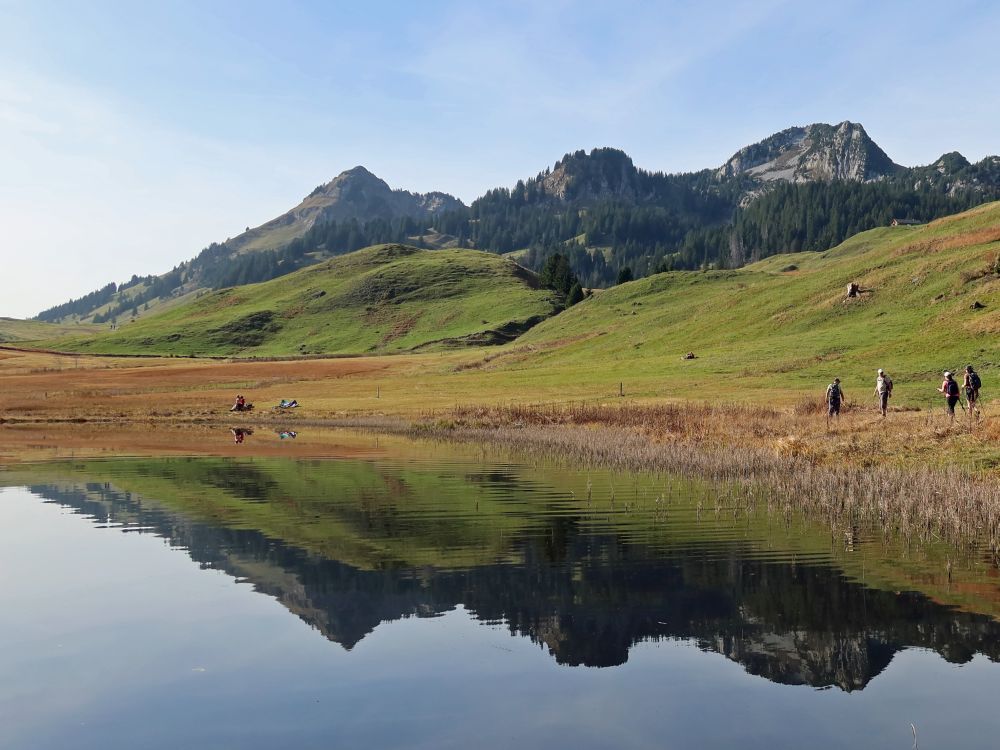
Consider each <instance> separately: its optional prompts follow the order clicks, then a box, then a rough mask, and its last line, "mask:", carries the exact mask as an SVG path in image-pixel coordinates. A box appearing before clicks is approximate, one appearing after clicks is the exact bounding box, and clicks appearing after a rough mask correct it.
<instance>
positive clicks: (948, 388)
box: [938, 370, 958, 421]
mask: <svg viewBox="0 0 1000 750" xmlns="http://www.w3.org/2000/svg"><path fill="white" fill-rule="evenodd" d="M938 393H941V394H943V395H944V397H945V403H947V404H948V413H949V414H950V415H951V419H952V421H954V420H955V404H957V403H958V383H957V382H956V380H955V378H953V377H952V375H951V372H949V371H948V370H945V371H944V382H943V383H941V387H940V388H938Z"/></svg>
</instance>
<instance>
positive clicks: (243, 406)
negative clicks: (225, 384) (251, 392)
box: [229, 394, 247, 411]
mask: <svg viewBox="0 0 1000 750" xmlns="http://www.w3.org/2000/svg"><path fill="white" fill-rule="evenodd" d="M246 410H247V400H246V399H245V398H243V396H241V395H239V394H237V396H236V403H235V404H233V407H232V408H231V409H230V410H229V411H246Z"/></svg>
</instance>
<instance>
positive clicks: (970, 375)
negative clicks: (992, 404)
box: [962, 365, 983, 415]
mask: <svg viewBox="0 0 1000 750" xmlns="http://www.w3.org/2000/svg"><path fill="white" fill-rule="evenodd" d="M962 386H963V387H964V388H965V401H966V403H968V405H969V414H970V415H971V414H972V412H973V410H975V412H976V414H978V413H979V407H978V406H976V404H977V403H978V402H979V389H980V388H982V387H983V381H982V380H980V379H979V373H978V372H976V371H975V370H973V369H972V365H966V366H965V378H964V379H963V381H962Z"/></svg>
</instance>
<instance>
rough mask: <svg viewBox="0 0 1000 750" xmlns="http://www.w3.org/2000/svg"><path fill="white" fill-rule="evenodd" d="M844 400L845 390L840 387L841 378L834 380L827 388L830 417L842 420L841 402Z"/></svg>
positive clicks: (827, 404)
mask: <svg viewBox="0 0 1000 750" xmlns="http://www.w3.org/2000/svg"><path fill="white" fill-rule="evenodd" d="M843 400H844V389H843V388H841V387H840V378H834V379H833V382H832V383H830V385H828V386H827V387H826V406H827V412H826V415H827V416H828V417H836V418H837V419H838V420H839V419H840V402H841V401H843Z"/></svg>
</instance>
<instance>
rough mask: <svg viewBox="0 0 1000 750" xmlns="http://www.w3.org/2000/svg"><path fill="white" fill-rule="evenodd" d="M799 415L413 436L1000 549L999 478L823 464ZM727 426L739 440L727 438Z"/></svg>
mask: <svg viewBox="0 0 1000 750" xmlns="http://www.w3.org/2000/svg"><path fill="white" fill-rule="evenodd" d="M789 419H793V420H794V417H793V416H791V415H789V414H788V413H787V412H779V411H775V410H772V409H769V408H767V407H758V406H741V405H736V406H734V405H723V406H711V405H705V406H698V405H683V404H682V405H669V404H667V405H653V406H631V407H629V406H623V407H621V406H599V405H595V406H574V407H568V408H558V407H552V408H547V407H542V408H533V407H521V406H511V407H483V408H474V409H471V408H470V409H459V410H457V411H455V412H453V413H452V415H451V418H449V419H430V420H426V421H423V422H421V423H419V424H417V425H415V426H413V427H411V428H410V429H409V430H405V431H412V432H417V433H420V434H430V435H441V436H446V437H448V438H450V439H458V440H468V441H481V442H485V443H491V444H494V445H497V446H500V447H503V448H509V449H513V450H523V449H527V450H529V451H532V452H544V453H546V454H548V455H551V456H558V457H560V458H563V459H566V460H569V461H571V462H574V463H577V464H581V465H585V466H601V467H605V468H611V469H615V470H621V471H643V472H666V473H671V474H680V475H684V476H696V477H701V478H704V479H707V480H710V481H711V482H713V483H715V484H716V486H718V487H719V496H718V497H717V499H716V513H718V511H719V508H720V505H721V506H725V508H726V509H727V510H729V509H732V510H733V511H734V512H737V513H738V512H744V513H752V512H753V511H754V510H755V509H757V508H761V507H763V508H765V509H767V510H769V511H772V512H778V513H782V514H786V515H790V514H791V513H793V512H795V511H798V510H804V511H807V512H809V513H810V514H811V515H813V516H814V517H818V518H822V519H825V520H826V521H827V522H828V523H829V525H830V527H831V531H835V532H837V533H838V535H842V534H843V533H845V532H846V531H848V530H851V529H853V528H854V527H864V528H870V529H879V530H881V531H882V532H883V533H885V534H886V535H887V536H888V535H896V534H899V535H901V536H902V537H903V538H904V539H905V540H907V541H909V540H914V541H931V540H935V539H943V540H947V541H950V542H952V543H955V544H980V543H982V544H987V545H988V546H989V549H990V550H991V551H992V552H993V554H994V555H995V556H996V555H1000V485H998V484H997V483H996V482H991V481H987V480H984V479H980V478H977V477H975V476H972V475H971V474H970V473H968V472H967V471H964V470H961V469H958V468H954V467H951V468H949V467H942V468H932V467H928V466H926V465H919V466H912V467H910V468H902V467H898V466H890V465H886V464H885V463H882V464H874V465H872V462H866V461H863V460H860V461H854V462H836V463H834V462H830V461H819V460H817V457H816V455H814V452H813V450H812V449H810V448H809V446H808V445H807V444H806V443H804V442H803V441H801V440H799V439H798V438H796V437H795V436H789V435H787V429H788V420H789ZM810 419H815V417H813V416H811V417H810ZM359 426H362V425H359ZM365 426H370V427H376V428H377V425H376V424H374V423H369V424H368V425H365ZM389 429H392V427H390V428H389ZM396 429H397V430H398V427H397V428H396ZM723 433H728V435H729V439H728V440H725V441H723V440H719V439H717V438H718V437H719V436H720V435H722V434H723ZM754 436H756V437H758V438H761V439H758V440H755V439H754ZM779 436H780V437H779ZM852 441H853V438H852ZM851 445H852V447H853V449H854V450H864V449H865V447H864V446H861V445H858V444H857V443H856V442H852V443H851Z"/></svg>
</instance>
